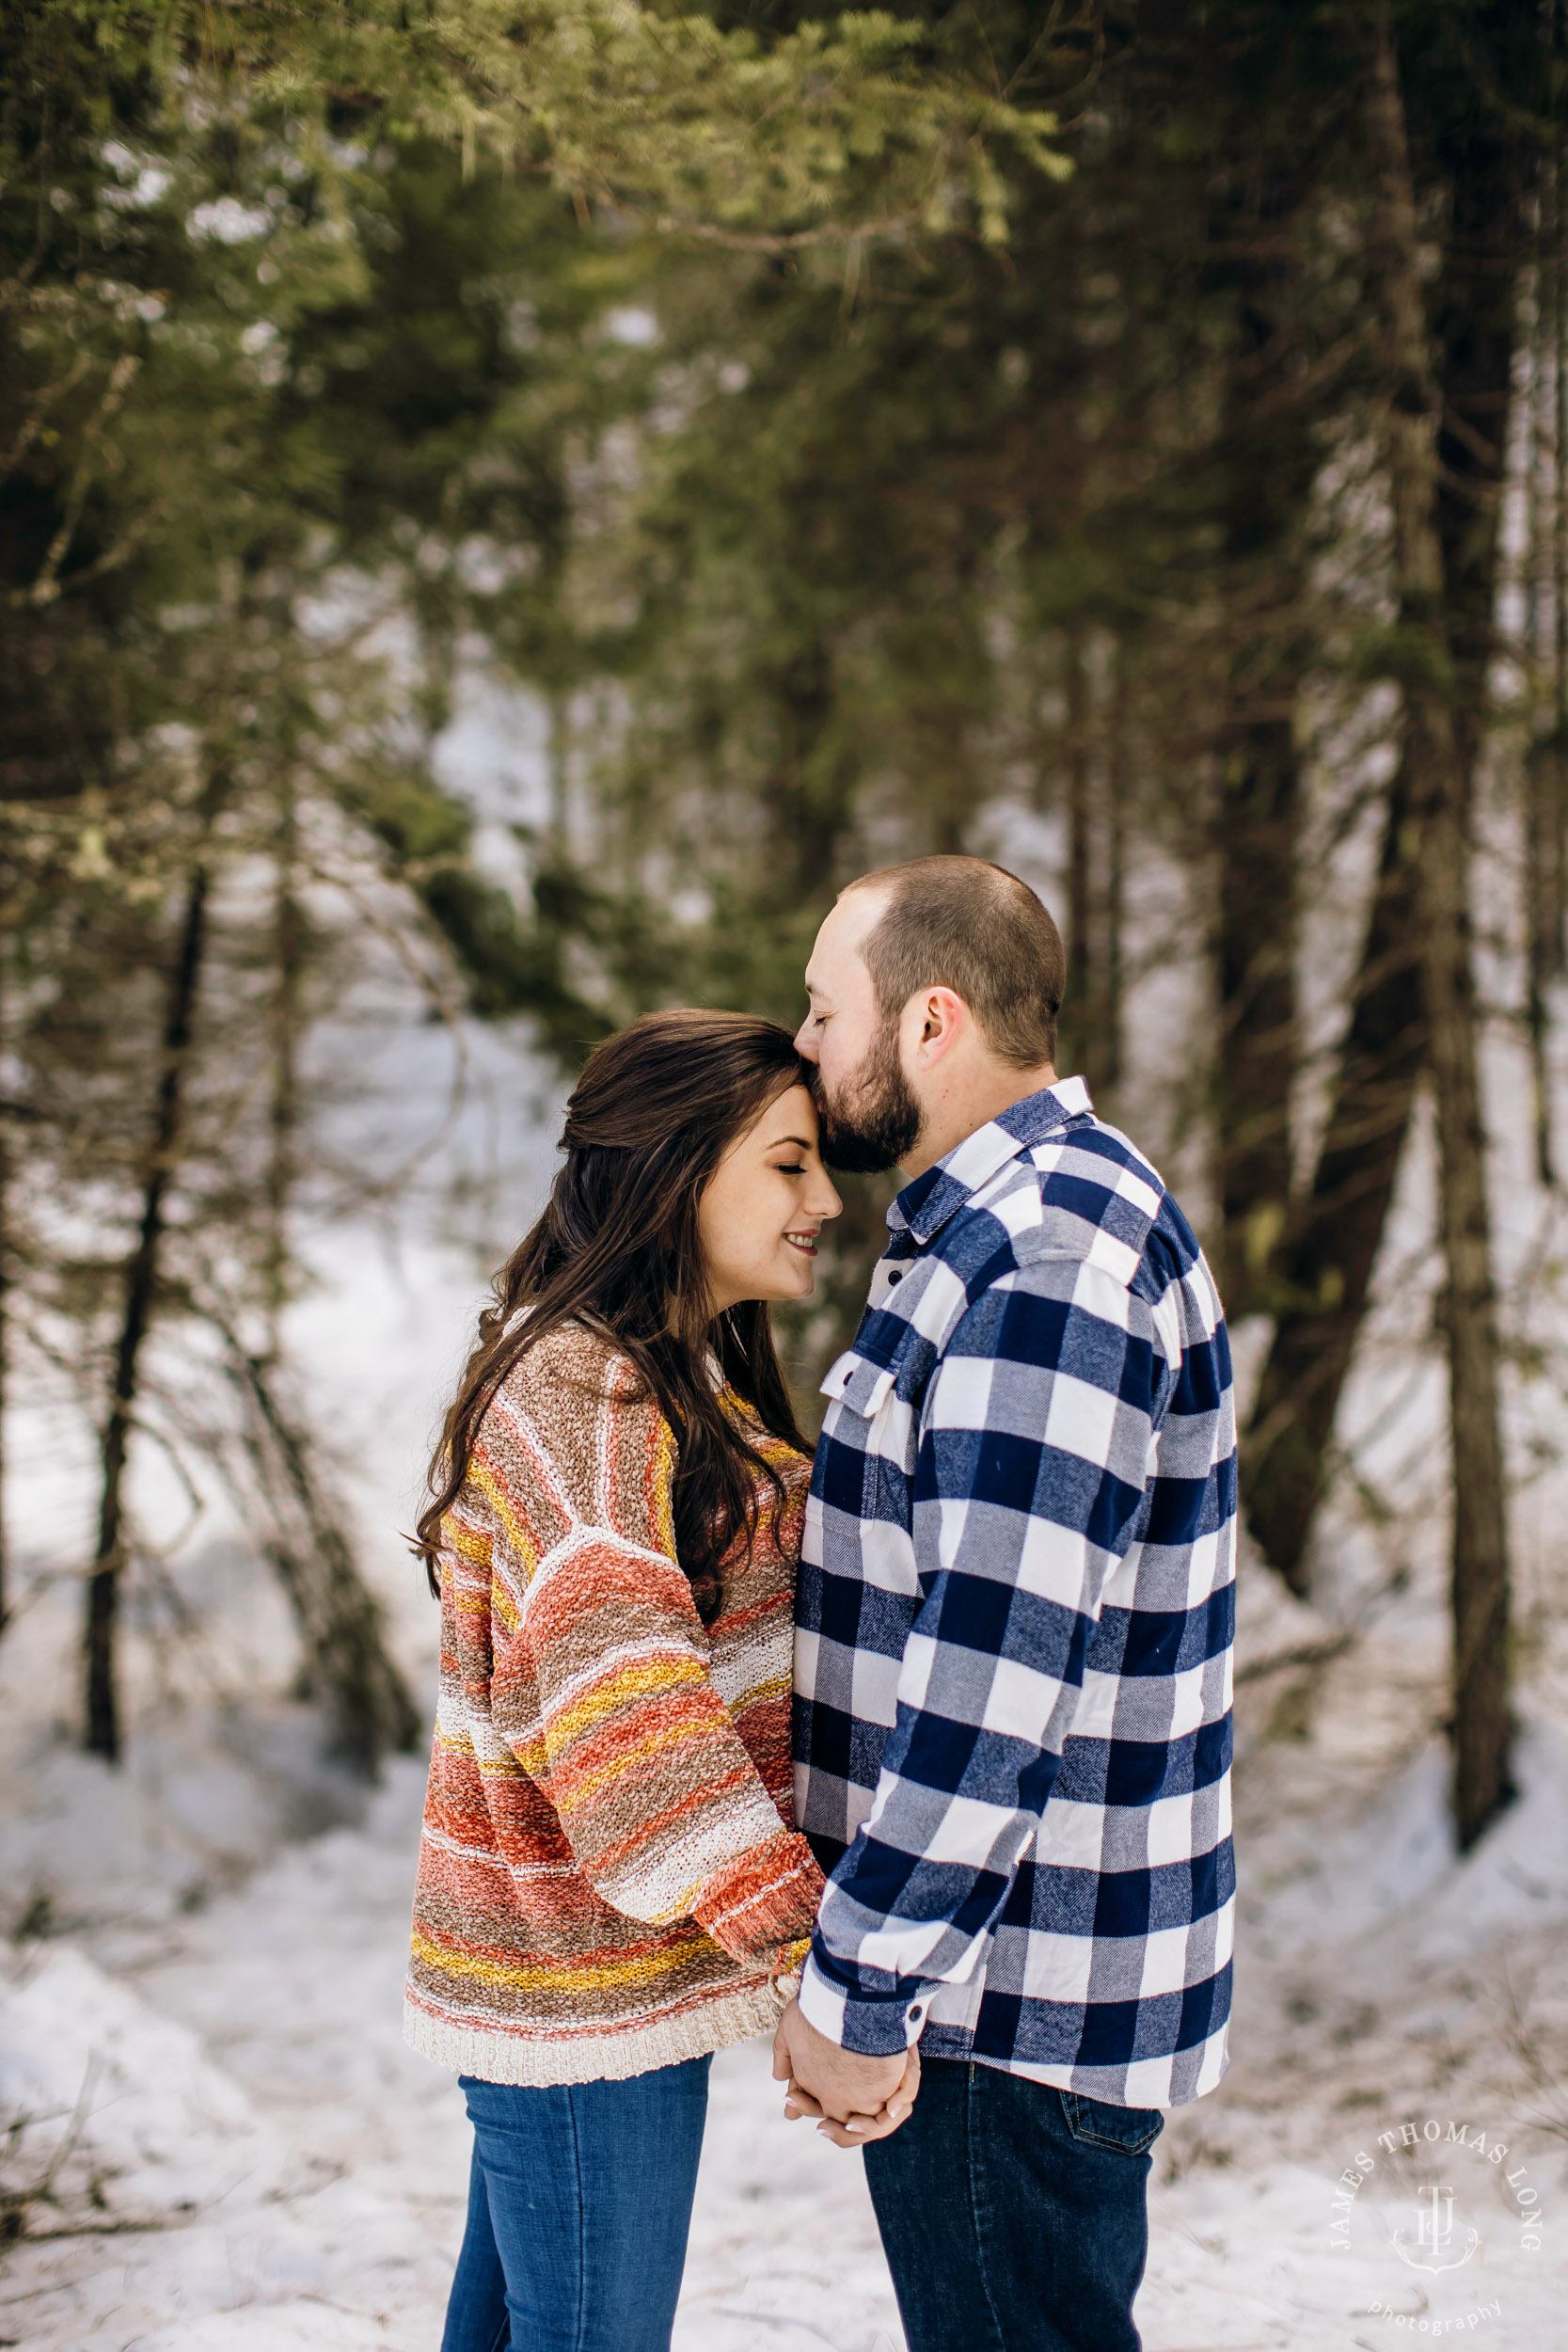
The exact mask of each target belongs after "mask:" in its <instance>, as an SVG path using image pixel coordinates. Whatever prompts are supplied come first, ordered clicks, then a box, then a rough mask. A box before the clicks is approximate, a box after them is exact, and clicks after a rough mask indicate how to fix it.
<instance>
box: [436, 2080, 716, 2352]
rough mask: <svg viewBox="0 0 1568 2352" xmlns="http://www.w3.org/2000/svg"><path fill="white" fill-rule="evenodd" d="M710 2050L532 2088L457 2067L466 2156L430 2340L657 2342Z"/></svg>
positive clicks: (624, 2348) (550, 2346) (612, 2351)
mask: <svg viewBox="0 0 1568 2352" xmlns="http://www.w3.org/2000/svg"><path fill="white" fill-rule="evenodd" d="M710 2063H711V2060H710V2059H708V2058H688V2059H687V2060H686V2061H685V2063H684V2064H683V2065H680V2066H661V2067H659V2068H658V2069H657V2071H656V2072H655V2073H653V2074H633V2075H631V2076H630V2077H629V2078H628V2080H626V2082H618V2083H604V2082H598V2083H561V2084H554V2085H551V2086H549V2087H548V2088H546V2089H539V2090H519V2089H518V2088H516V2087H515V2085H513V2084H510V2083H482V2082H477V2081H475V2080H474V2079H473V2078H472V2077H471V2076H469V2075H467V2074H466V2075H464V2076H463V2077H462V2082H463V2090H464V2094H465V2096H466V2098H467V2103H468V2118H469V2121H470V2122H471V2123H472V2124H473V2127H474V2161H473V2170H472V2173H471V2175H470V2178H469V2184H468V2226H467V2232H466V2233H465V2235H464V2239H463V2251H462V2253H461V2254H460V2255H459V2257H458V2262H457V2276H456V2278H455V2279H454V2280H452V2288H451V2302H450V2303H449V2304H448V2306H447V2325H446V2332H445V2334H444V2335H443V2336H442V2338H441V2352H508V2348H509V2347H510V2352H669V2344H670V2330H671V2328H672V2327H673V2325H674V2318H675V2302H676V2298H677V2297H678V2296H679V2294H680V2291H681V2272H682V2270H683V2268H684V2267H685V2264H686V2238H687V2232H688V2230H689V2228H690V2225H691V2200H692V2197H693V2195H694V2194H695V2191H696V2187H697V2159H698V2157H699V2156H700V2155H701V2153H702V2148H703V2125H704V2123H705V2121H706V2118H707V2076H708V2067H709V2065H710Z"/></svg>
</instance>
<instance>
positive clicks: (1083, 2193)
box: [865, 2058, 1164, 2352]
mask: <svg viewBox="0 0 1568 2352" xmlns="http://www.w3.org/2000/svg"><path fill="white" fill-rule="evenodd" d="M1163 2123H1164V2116H1162V2114H1161V2113H1160V2111H1159V2109H1158V2108H1157V2107H1112V2106H1102V2105H1101V2102H1100V2101H1099V2100H1098V2099H1085V2098H1083V2097H1081V2096H1080V2095H1079V2094H1078V2093H1077V2092H1075V2091H1070V2090H1053V2089H1051V2088H1050V2087H1049V2086H1048V2085H1046V2084H1044V2083H1032V2082H1029V2081H1027V2080H1026V2079H1025V2078H1024V2077H1023V2076H1022V2074H1003V2073H1002V2072H1001V2070H1000V2069H999V2068H997V2067H994V2066H976V2065H974V2064H973V2063H971V2062H970V2061H969V2060H967V2059H962V2058H927V2059H925V2060H923V2062H922V2071H921V2083H920V2096H919V2098H918V2099H917V2100H916V2101H915V2104H914V2113H913V2114H912V2115H911V2118H910V2120H909V2122H907V2123H906V2124H905V2125H904V2126H903V2128H902V2129H901V2130H899V2131H896V2132H895V2133H894V2134H893V2135H892V2137H891V2138H888V2139H879V2140H874V2141H873V2142H872V2143H871V2145H870V2146H869V2147H868V2148H867V2149H866V2152H865V2177H866V2180H867V2182H868V2184H869V2185H870V2189H871V2201H872V2203H873V2205H874V2206H875V2207H876V2209H877V2227H878V2228H879V2230H880V2232H881V2233H882V2245H883V2248H884V2249H885V2251H886V2253H887V2260H888V2268H889V2269H890V2270H891V2271H892V2273H893V2284H894V2288H895V2292H896V2294H897V2296H898V2309H899V2312H900V2313H901V2315H902V2317H903V2322H904V2333H905V2334H906V2336H907V2337H908V2338H909V2346H910V2352H1138V2331H1137V2329H1136V2328H1134V2326H1133V2325H1132V2297H1133V2296H1135V2295H1136V2293H1137V2291H1138V2285H1139V2281H1140V2280H1142V2278H1143V2275H1144V2260H1145V2257H1146V2256H1147V2254H1148V2174H1149V2169H1150V2159H1149V2156H1148V2153H1147V2152H1148V2149H1149V2148H1150V2147H1151V2146H1152V2144H1153V2142H1154V2140H1155V2138H1156V2137H1157V2136H1158V2134H1159V2132H1160V2128H1161V2126H1162V2124H1163Z"/></svg>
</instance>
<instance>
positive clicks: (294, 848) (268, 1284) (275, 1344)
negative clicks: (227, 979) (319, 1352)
mask: <svg viewBox="0 0 1568 2352" xmlns="http://www.w3.org/2000/svg"><path fill="white" fill-rule="evenodd" d="M297 836H298V814H297V809H296V804H295V796H294V787H293V778H292V777H289V776H285V777H284V779H283V782H282V784H281V787H280V791H279V803H278V821H277V878H276V882H275V885H274V898H273V942H272V946H273V1000H272V1098H271V1101H270V1102H269V1104H268V1105H267V1174H266V1212H265V1213H266V1220H267V1231H266V1245H265V1252H264V1255H263V1258H262V1263H261V1288H262V1303H263V1306H264V1308H265V1311H266V1317H267V1334H268V1337H267V1354H268V1358H269V1360H273V1361H276V1360H277V1357H278V1355H279V1354H280V1352H281V1345H282V1341H281V1324H282V1317H283V1310H284V1308H285V1307H286V1306H287V1304H288V1295H289V1204H290V1201H291V1200H292V1198H293V1187H294V1174H295V1168H294V1162H295V1154H296V1149H297V1137H298V1130H299V1029H300V993H301V990H302V987H303V984H304V978H305V947H306V938H305V911H304V909H303V908H302V907H301V905H300V902H299V896H298V876H297V866H298V837H297Z"/></svg>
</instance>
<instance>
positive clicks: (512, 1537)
mask: <svg viewBox="0 0 1568 2352" xmlns="http://www.w3.org/2000/svg"><path fill="white" fill-rule="evenodd" d="M468 1476H469V1477H470V1478H471V1479H472V1480H473V1482H474V1485H475V1486H477V1487H478V1488H479V1490H480V1493H481V1494H482V1495H483V1496H484V1498H485V1500H486V1501H487V1502H488V1503H489V1505H490V1508H491V1509H492V1510H493V1511H494V1513H495V1515H496V1517H497V1518H499V1521H500V1523H501V1527H502V1529H503V1530H504V1532H505V1534H506V1537H507V1540H508V1541H509V1543H510V1544H511V1546H512V1549H513V1550H514V1551H515V1553H516V1555H517V1558H518V1560H519V1562H520V1563H521V1565H522V1570H523V1581H524V1583H525V1584H526V1583H529V1582H531V1581H532V1577H533V1571H534V1569H535V1568H536V1567H537V1566H538V1565H539V1556H538V1554H537V1552H536V1551H535V1550H534V1549H533V1546H532V1544H531V1542H530V1540H529V1537H528V1534H527V1532H526V1531H525V1529H524V1527H523V1523H522V1521H521V1519H520V1518H518V1517H517V1514H516V1512H515V1510H514V1509H513V1507H512V1498H511V1496H510V1495H509V1494H508V1493H507V1491H506V1488H505V1487H504V1486H502V1485H501V1483H500V1480H499V1478H498V1477H497V1476H496V1474H495V1472H494V1471H493V1470H491V1469H490V1468H489V1466H488V1464H487V1463H486V1462H485V1461H484V1460H483V1457H482V1456H481V1455H480V1454H477V1453H476V1454H474V1456H473V1458H472V1460H471V1461H470V1462H469V1464H468ZM496 1597H497V1600H498V1603H499V1600H500V1598H501V1593H500V1591H499V1590H498V1592H497V1596H496Z"/></svg>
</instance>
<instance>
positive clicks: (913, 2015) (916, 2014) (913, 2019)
mask: <svg viewBox="0 0 1568 2352" xmlns="http://www.w3.org/2000/svg"><path fill="white" fill-rule="evenodd" d="M925 2014H926V2011H925V2010H923V2009H922V2008H921V2006H920V2003H919V2002H918V2001H916V2002H915V2004H914V2006H913V2008H912V2009H911V2010H910V2023H911V2026H918V2025H919V2023H920V2021H921V2019H922V2018H923V2017H924V2016H925Z"/></svg>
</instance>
